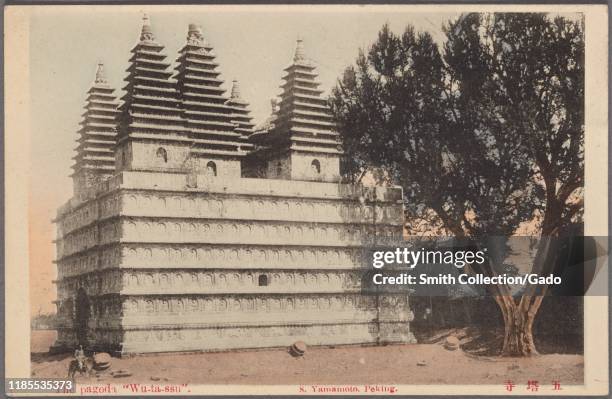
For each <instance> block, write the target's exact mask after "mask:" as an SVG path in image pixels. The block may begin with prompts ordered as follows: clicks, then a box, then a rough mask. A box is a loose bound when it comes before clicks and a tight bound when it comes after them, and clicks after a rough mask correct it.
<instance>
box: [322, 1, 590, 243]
mask: <svg viewBox="0 0 612 399" xmlns="http://www.w3.org/2000/svg"><path fill="white" fill-rule="evenodd" d="M444 31H445V33H446V37H447V40H446V41H445V43H444V45H443V46H442V49H439V47H438V46H437V44H436V43H435V42H434V40H433V39H432V37H431V35H429V34H428V33H426V32H424V33H415V31H414V30H413V29H412V28H411V27H408V28H406V30H405V32H404V33H403V34H402V35H396V34H394V33H393V32H391V30H390V29H389V27H388V26H387V25H385V26H383V28H382V29H381V31H380V32H379V35H378V39H377V40H376V42H375V43H374V44H373V45H372V46H371V47H370V48H369V50H368V51H367V52H365V51H362V52H360V54H359V56H358V57H357V61H356V65H354V66H350V67H348V68H347V69H346V71H345V72H344V75H343V76H342V78H341V79H339V81H338V84H337V86H336V88H335V89H334V90H333V92H332V96H331V98H330V102H331V106H332V110H333V112H334V114H335V117H336V121H337V124H338V129H339V131H340V133H341V135H342V138H343V141H344V146H345V151H346V153H347V154H350V158H349V159H347V160H346V162H345V163H344V165H343V166H344V173H345V175H346V176H347V177H348V178H349V179H350V178H353V177H355V176H359V175H361V174H363V173H364V172H365V171H368V170H369V171H375V172H377V173H378V174H377V175H376V176H378V177H384V178H385V179H388V180H390V181H391V182H393V183H395V184H400V185H402V186H403V188H404V193H405V200H406V205H407V207H408V208H409V210H410V211H411V212H412V213H413V214H419V213H426V212H428V211H429V210H433V211H434V212H435V214H436V215H437V217H439V218H440V220H441V221H442V223H443V225H444V227H445V228H446V229H447V230H449V231H450V232H452V233H453V234H455V235H468V236H479V235H484V234H487V235H493V234H494V235H510V234H512V233H513V232H514V231H515V230H516V229H517V227H518V225H519V224H520V223H522V222H526V221H529V220H532V219H533V218H534V216H535V215H543V222H542V233H543V234H551V233H552V232H554V231H555V230H556V229H559V228H561V227H563V226H565V225H567V224H568V223H569V222H570V220H572V218H573V217H575V216H576V214H579V212H580V211H581V209H582V202H581V201H578V202H576V201H573V199H572V196H576V195H578V196H579V190H580V188H581V187H582V184H583V175H584V38H583V29H582V24H581V22H579V21H578V22H576V21H571V20H568V19H565V18H561V17H558V18H555V19H550V18H549V17H548V16H546V15H544V14H536V13H530V14H512V13H502V14H465V15H462V16H461V17H460V18H458V19H457V20H455V21H452V22H449V23H448V24H447V25H446V26H445V28H444ZM577 193H578V194H577ZM574 199H575V198H574Z"/></svg>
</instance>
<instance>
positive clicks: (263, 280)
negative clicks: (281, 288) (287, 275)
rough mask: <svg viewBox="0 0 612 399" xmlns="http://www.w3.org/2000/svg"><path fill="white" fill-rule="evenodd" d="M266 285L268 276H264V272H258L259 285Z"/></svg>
mask: <svg viewBox="0 0 612 399" xmlns="http://www.w3.org/2000/svg"><path fill="white" fill-rule="evenodd" d="M267 285H268V276H266V275H265V274H260V275H259V286H260V287H265V286H267Z"/></svg>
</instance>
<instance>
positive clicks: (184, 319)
mask: <svg viewBox="0 0 612 399" xmlns="http://www.w3.org/2000/svg"><path fill="white" fill-rule="evenodd" d="M189 178H190V176H188V175H186V174H166V173H154V172H146V173H145V172H122V173H120V174H119V175H117V176H115V177H114V178H112V179H110V180H108V181H107V182H105V183H104V184H101V185H99V186H98V187H97V188H95V189H92V190H91V192H90V195H89V197H88V198H85V199H84V200H82V201H79V200H73V201H72V202H71V203H68V204H66V205H65V206H64V208H63V209H61V210H60V211H59V214H58V219H57V225H58V239H57V253H58V260H57V267H58V282H57V288H58V301H57V306H58V319H59V320H60V321H61V327H60V329H59V338H58V342H57V345H58V346H64V347H74V346H75V345H77V344H78V343H79V342H81V343H86V344H87V345H90V346H95V347H98V348H104V349H105V350H109V349H110V350H113V351H116V352H119V353H140V352H157V351H187V350H189V351H191V350H203V351H214V350H227V349H237V348H253V347H274V346H285V345H290V344H291V343H292V342H294V341H296V340H298V339H300V340H303V341H305V342H306V343H308V344H309V345H340V344H358V343H376V342H411V341H412V340H413V336H412V334H411V332H410V329H409V321H410V320H411V317H412V315H411V312H410V308H409V304H408V298H407V297H406V296H391V295H386V296H382V297H379V298H376V297H374V296H367V295H362V294H361V292H360V284H361V280H360V273H359V269H360V268H362V267H363V265H364V263H363V262H364V260H363V259H362V256H363V248H364V246H365V245H366V244H367V243H368V242H370V241H371V240H372V239H377V240H378V241H379V242H384V240H396V239H397V238H398V237H400V236H401V233H402V218H401V215H402V209H403V206H402V203H401V191H400V190H399V189H395V188H376V189H365V188H362V187H353V186H347V185H338V184H334V183H320V182H305V181H281V180H272V179H248V178H238V179H233V180H232V179H222V178H218V177H216V178H215V177H209V176H204V175H197V176H196V179H195V186H196V187H193V188H190V187H188V184H187V183H188V180H189ZM192 183H194V182H192ZM374 197H375V198H376V200H373V198H374ZM84 306H86V307H87V308H86V309H83V307H84ZM245 338H249V339H245Z"/></svg>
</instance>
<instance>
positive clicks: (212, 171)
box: [206, 161, 217, 176]
mask: <svg viewBox="0 0 612 399" xmlns="http://www.w3.org/2000/svg"><path fill="white" fill-rule="evenodd" d="M206 173H207V174H208V175H209V176H217V164H215V163H214V162H213V161H209V162H208V163H207V164H206Z"/></svg>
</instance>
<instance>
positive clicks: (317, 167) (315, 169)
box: [310, 159, 321, 175]
mask: <svg viewBox="0 0 612 399" xmlns="http://www.w3.org/2000/svg"><path fill="white" fill-rule="evenodd" d="M310 167H311V168H312V173H314V174H315V175H318V174H320V173H321V162H319V160H318V159H315V160H313V161H312V163H311V164H310Z"/></svg>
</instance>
